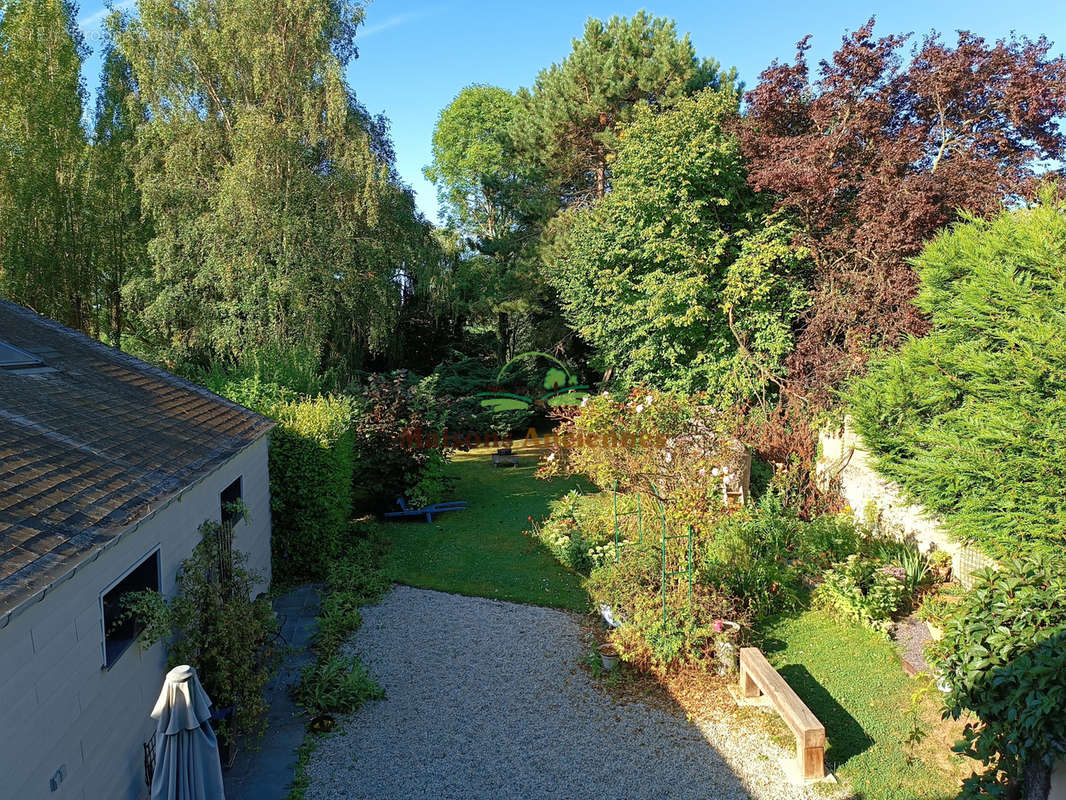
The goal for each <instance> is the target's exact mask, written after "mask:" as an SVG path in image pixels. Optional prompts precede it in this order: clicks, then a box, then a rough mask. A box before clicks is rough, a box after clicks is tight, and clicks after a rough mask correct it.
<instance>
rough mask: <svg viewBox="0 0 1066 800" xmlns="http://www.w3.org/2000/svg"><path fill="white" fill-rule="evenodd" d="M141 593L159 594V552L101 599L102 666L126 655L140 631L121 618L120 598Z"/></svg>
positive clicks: (136, 624)
mask: <svg viewBox="0 0 1066 800" xmlns="http://www.w3.org/2000/svg"><path fill="white" fill-rule="evenodd" d="M145 589H151V590H152V591H156V592H158V591H159V551H158V550H156V551H155V552H154V553H152V554H151V555H150V556H148V557H147V558H145V559H144V561H142V562H141V563H140V564H138V565H137V566H136V567H134V568H133V569H132V570H130V572H129V573H128V574H127V575H126V577H125V578H123V579H122V580H120V581H119V582H118V583H116V584H115V585H114V586H112V587H111V588H110V589H108V590H107V591H106V592H104V594H103V595H102V596H101V598H100V600H101V603H102V604H103V607H104V666H105V667H110V666H111V665H112V664H114V663H115V662H116V661H118V658H119V656H121V655H122V654H123V653H124V652H126V648H128V647H129V646H130V645H131V644H133V643H134V642H135V641H136V640H137V637H138V636H140V634H141V631H142V630H144V624H143V623H142V622H141V621H140V620H139V619H135V618H134V617H131V616H126V615H124V612H125V608H124V607H123V605H122V598H123V597H124V596H125V595H127V594H129V593H130V592H140V591H144V590H145Z"/></svg>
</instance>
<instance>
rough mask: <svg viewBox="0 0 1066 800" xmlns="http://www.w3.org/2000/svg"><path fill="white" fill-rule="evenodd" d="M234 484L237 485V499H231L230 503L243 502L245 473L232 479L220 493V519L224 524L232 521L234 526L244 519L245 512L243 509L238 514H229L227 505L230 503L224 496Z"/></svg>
mask: <svg viewBox="0 0 1066 800" xmlns="http://www.w3.org/2000/svg"><path fill="white" fill-rule="evenodd" d="M234 486H236V487H237V499H236V501H233V500H231V501H230V503H233V502H238V503H241V504H243V503H244V475H243V474H242V475H238V476H237V477H236V478H235V479H234V480H232V481H231V482H230V483H229V484H228V485H227V486H226V488H225V489H223V490H222V491H221V492H219V493H218V508H219V520H220V521H221V523H222V524H223V525H226V524H227V523H230V524H232V525H233V526H236V525H237V523H238V522H240V521H241V520H242V519H244V512H243V511H241V512H240V513H238V514H236V515H234V516H229V515H228V514H227V513H226V506H227V505H229V503H227V502H226V501H225V500H223V499H222V498H223V496H224V495H225V494H226V492H228V491H229V490H230V489H232V488H233V487H234Z"/></svg>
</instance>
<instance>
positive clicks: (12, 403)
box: [0, 300, 273, 624]
mask: <svg viewBox="0 0 1066 800" xmlns="http://www.w3.org/2000/svg"><path fill="white" fill-rule="evenodd" d="M0 341H4V342H7V343H8V344H11V345H14V346H15V347H17V348H19V349H20V350H23V351H26V352H27V353H31V354H33V355H35V356H38V357H39V358H40V359H41V360H42V361H43V362H44V364H43V366H38V367H30V368H23V369H3V368H0V624H2V623H3V622H4V620H3V619H2V618H3V616H4V615H5V614H6V613H7V612H8V611H10V610H11V609H12V608H14V607H16V606H17V605H18V604H19V603H21V602H23V601H24V600H26V599H27V598H29V597H31V596H33V595H34V594H36V593H37V592H39V591H40V590H41V589H44V588H46V587H47V586H48V585H49V584H50V583H52V582H53V581H55V580H56V579H57V578H59V577H61V576H62V575H64V574H66V573H67V572H69V571H70V569H71V568H72V567H74V566H75V565H76V564H77V563H79V562H80V561H83V560H85V559H86V558H88V557H89V556H90V555H91V554H92V553H93V552H94V551H95V550H97V549H99V548H101V547H103V546H104V545H105V544H106V543H107V542H108V541H109V540H111V539H113V538H114V537H115V536H116V535H117V534H118V533H119V532H121V531H122V529H123V528H125V527H127V526H128V525H130V524H131V523H133V522H135V521H137V520H138V519H140V518H141V517H143V516H145V515H146V514H148V513H149V511H150V510H152V509H155V508H158V507H159V506H160V505H161V504H162V503H164V502H166V501H167V500H168V499H169V498H171V497H173V496H175V495H176V494H178V493H179V492H181V491H182V490H183V489H185V488H186V487H188V486H190V485H191V484H193V483H195V482H196V481H197V479H199V478H200V477H202V476H204V475H206V474H207V473H209V472H211V471H212V470H214V469H215V468H217V467H218V466H219V465H221V464H223V463H225V462H226V461H228V460H229V459H230V458H232V457H233V456H234V455H236V454H237V453H238V452H239V451H241V450H243V449H244V448H245V447H247V446H248V445H250V444H251V443H252V442H254V441H255V440H256V439H258V438H259V437H260V436H262V435H263V434H265V433H266V432H267V431H269V430H270V428H271V427H272V426H273V422H271V421H270V420H268V419H266V418H265V417H261V416H259V415H258V414H255V413H253V412H251V411H249V410H248V409H246V408H242V407H241V406H238V405H236V404H234V403H231V402H229V401H227V400H223V399H222V398H220V397H218V396H216V395H214V394H212V393H210V392H208V391H207V390H206V389H202V388H200V387H198V386H196V385H194V384H191V383H188V382H187V381H184V380H181V379H180V378H177V377H175V376H173V375H171V374H170V373H168V372H165V371H163V370H161V369H158V368H156V367H153V366H151V365H149V364H146V363H144V362H143V361H139V360H138V359H136V358H133V357H132V356H129V355H126V354H125V353H122V352H121V351H119V350H115V349H114V348H111V347H108V346H106V345H104V344H101V343H100V342H97V341H95V340H94V339H90V338H89V337H87V336H83V335H82V334H80V333H77V332H75V331H72V330H70V329H69V328H66V327H64V326H62V325H59V324H58V323H55V322H52V321H51V320H48V319H45V318H44V317H40V316H38V315H37V314H34V313H33V312H32V311H29V310H28V309H25V308H23V307H21V306H17V305H14V304H13V303H9V302H7V301H5V300H0Z"/></svg>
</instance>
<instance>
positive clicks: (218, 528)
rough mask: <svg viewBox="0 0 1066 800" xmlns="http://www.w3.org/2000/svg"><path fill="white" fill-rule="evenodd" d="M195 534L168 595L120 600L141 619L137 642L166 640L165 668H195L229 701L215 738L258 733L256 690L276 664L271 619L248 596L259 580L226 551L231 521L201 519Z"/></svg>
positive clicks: (217, 699) (223, 703)
mask: <svg viewBox="0 0 1066 800" xmlns="http://www.w3.org/2000/svg"><path fill="white" fill-rule="evenodd" d="M200 533H201V535H202V538H201V539H200V542H199V543H198V544H197V545H196V548H195V549H194V550H193V552H192V555H190V556H189V558H187V559H185V560H184V561H182V562H181V567H180V569H179V570H178V591H177V595H176V596H175V597H174V598H173V599H172V600H170V601H167V600H166V599H165V598H164V597H163V596H162V595H161V594H160V593H158V592H151V591H146V592H137V593H135V594H133V595H129V596H127V598H124V603H125V605H126V608H127V613H129V614H132V615H134V616H137V617H138V618H140V619H141V620H142V621H143V622H144V623H145V629H144V636H143V638H142V640H141V644H142V646H143V647H145V648H147V647H150V646H152V645H153V644H155V643H156V642H158V641H164V642H166V645H167V661H168V662H169V664H170V666H172V667H174V666H178V665H179V664H189V665H191V666H193V667H195V668H196V672H197V675H198V676H199V677H200V680H201V681H202V683H203V686H204V690H205V691H206V692H207V694H208V696H209V697H210V698H211V700H212V702H213V703H214V706H215V707H216V708H227V707H229V706H233V707H234V713H233V716H232V718H231V720H232V721H229V720H227V721H226V722H224V723H222V726H221V727H220V730H219V733H220V735H221V736H223V737H230V738H232V737H233V736H236V735H239V734H250V735H253V736H260V735H262V733H263V731H265V730H266V725H267V720H266V714H267V710H268V707H267V702H266V699H265V697H264V694H263V691H264V688H265V686H266V683H267V681H268V680H269V679H270V674H271V672H272V670H273V668H274V666H275V665H276V663H277V653H276V652H275V651H274V650H273V648H272V647H271V644H270V643H271V641H272V640H273V638H274V636H275V634H276V633H277V622H276V620H275V618H274V612H273V611H272V610H271V608H270V603H269V602H268V601H267V599H266V598H259V599H256V600H253V599H252V589H253V586H254V585H255V583H256V582H257V581H258V580H259V578H258V576H257V575H256V574H255V573H254V572H252V571H250V570H248V569H247V568H246V567H245V558H244V555H243V554H242V553H240V552H238V551H236V550H233V549H232V544H233V532H232V527H230V526H227V525H220V524H219V523H217V522H211V521H207V522H204V523H203V525H201V526H200Z"/></svg>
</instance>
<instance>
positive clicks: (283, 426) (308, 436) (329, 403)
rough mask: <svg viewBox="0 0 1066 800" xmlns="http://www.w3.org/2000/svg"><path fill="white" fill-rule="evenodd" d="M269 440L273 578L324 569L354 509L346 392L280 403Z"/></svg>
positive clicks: (302, 576) (313, 574) (309, 575)
mask: <svg viewBox="0 0 1066 800" xmlns="http://www.w3.org/2000/svg"><path fill="white" fill-rule="evenodd" d="M274 413H275V414H276V419H277V420H278V422H279V423H280V424H279V425H278V427H277V428H275V429H274V433H273V436H272V438H271V442H270V497H271V500H270V508H271V511H272V512H273V518H274V519H273V522H274V535H273V570H274V580H275V581H278V582H281V583H286V582H289V581H298V580H313V579H318V578H321V576H323V575H325V573H326V571H327V569H328V567H329V564H330V561H331V559H332V557H333V556H334V555H335V554H336V553H337V552H338V551H339V549H340V545H341V542H342V537H343V536H344V532H345V530H346V529H347V525H348V518H349V516H350V515H351V510H352V473H353V469H354V465H355V457H354V450H353V445H354V441H353V433H352V429H351V423H352V412H351V405H350V403H349V402H348V401H347V400H346V399H343V398H334V397H320V398H315V399H313V400H300V401H295V402H288V403H283V404H281V405H278V406H276V407H275V408H274Z"/></svg>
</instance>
